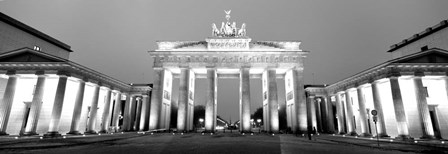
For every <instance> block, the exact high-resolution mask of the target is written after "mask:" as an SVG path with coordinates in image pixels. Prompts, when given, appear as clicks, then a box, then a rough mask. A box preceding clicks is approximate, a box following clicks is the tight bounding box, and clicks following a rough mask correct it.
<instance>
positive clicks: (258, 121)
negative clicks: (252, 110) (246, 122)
mask: <svg viewBox="0 0 448 154" xmlns="http://www.w3.org/2000/svg"><path fill="white" fill-rule="evenodd" d="M257 123H258V127H260V123H261V119H257Z"/></svg>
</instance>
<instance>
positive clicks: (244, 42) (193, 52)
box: [149, 10, 309, 132]
mask: <svg viewBox="0 0 448 154" xmlns="http://www.w3.org/2000/svg"><path fill="white" fill-rule="evenodd" d="M225 12H226V19H227V21H226V22H222V25H221V28H220V29H218V28H217V27H216V25H215V24H213V25H212V36H211V37H208V38H206V39H205V41H158V42H157V49H156V50H154V51H149V54H150V55H151V56H152V57H153V58H154V73H155V74H154V86H153V93H152V98H151V109H150V110H151V111H150V120H149V129H150V130H154V129H169V125H170V116H171V94H172V93H171V91H172V88H176V87H172V82H173V79H174V78H179V87H178V88H179V97H178V115H177V131H178V132H184V131H191V130H193V113H194V112H193V110H194V104H195V98H194V92H195V79H196V78H206V79H207V84H208V85H207V92H206V93H205V95H206V98H207V99H206V100H207V101H206V109H205V129H206V131H207V132H213V131H215V126H216V114H217V113H216V112H217V86H218V78H239V83H240V84H239V85H240V88H239V89H240V94H239V98H240V101H239V109H240V127H239V129H240V131H241V132H250V131H251V124H250V114H251V113H250V78H261V79H262V84H263V85H262V87H263V90H262V92H263V94H262V97H263V99H262V100H263V120H264V121H263V122H264V130H266V131H268V132H278V131H279V119H278V109H279V105H278V103H279V102H278V93H277V82H276V79H278V78H283V79H284V81H285V90H286V91H285V97H286V106H287V108H286V109H287V123H288V127H290V128H291V129H292V130H293V131H294V132H303V131H306V130H307V113H306V99H305V91H304V81H303V61H304V58H305V57H306V55H307V54H308V53H309V52H308V51H303V50H301V49H300V43H301V42H299V41H253V40H252V39H251V38H250V37H248V36H246V25H245V24H244V23H243V24H242V26H241V28H237V27H236V23H235V22H233V23H231V22H230V21H229V19H230V10H229V11H225ZM260 103H261V102H260Z"/></svg>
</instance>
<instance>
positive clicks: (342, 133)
mask: <svg viewBox="0 0 448 154" xmlns="http://www.w3.org/2000/svg"><path fill="white" fill-rule="evenodd" d="M338 134H339V135H345V134H347V133H345V132H339V133H338Z"/></svg>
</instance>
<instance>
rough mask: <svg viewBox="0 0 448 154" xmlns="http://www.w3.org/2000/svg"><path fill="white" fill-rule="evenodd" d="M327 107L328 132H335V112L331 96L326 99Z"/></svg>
mask: <svg viewBox="0 0 448 154" xmlns="http://www.w3.org/2000/svg"><path fill="white" fill-rule="evenodd" d="M324 101H325V103H324V104H325V108H326V111H327V116H326V117H327V128H328V130H327V131H328V133H334V132H335V130H334V113H333V103H332V102H331V96H328V97H327V98H325V99H324Z"/></svg>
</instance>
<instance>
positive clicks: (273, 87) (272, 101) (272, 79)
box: [267, 69, 280, 133]
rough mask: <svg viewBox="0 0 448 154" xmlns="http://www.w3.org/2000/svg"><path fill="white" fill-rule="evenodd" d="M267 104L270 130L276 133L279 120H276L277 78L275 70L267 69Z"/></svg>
mask: <svg viewBox="0 0 448 154" xmlns="http://www.w3.org/2000/svg"><path fill="white" fill-rule="evenodd" d="M267 76H268V79H267V80H268V104H269V124H270V129H269V130H270V131H271V132H275V133H278V131H279V125H280V124H279V120H278V97H277V79H276V70H275V69H268V70H267Z"/></svg>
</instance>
